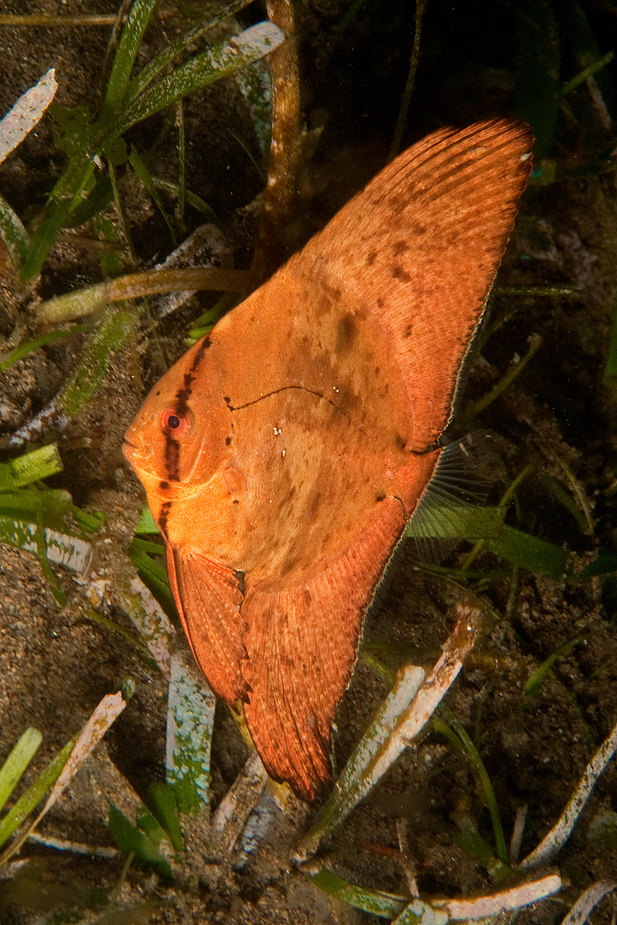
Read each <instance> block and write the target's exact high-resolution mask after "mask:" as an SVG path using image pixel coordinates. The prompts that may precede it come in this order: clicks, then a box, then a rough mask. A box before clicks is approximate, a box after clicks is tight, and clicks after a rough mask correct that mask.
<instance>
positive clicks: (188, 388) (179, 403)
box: [176, 335, 211, 416]
mask: <svg viewBox="0 0 617 925" xmlns="http://www.w3.org/2000/svg"><path fill="white" fill-rule="evenodd" d="M210 343H211V341H210V338H209V336H208V335H206V337H204V339H203V340H202V342H201V346H200V348H199V350H198V351H197V353H196V354H195V356H194V357H193V362H192V363H191V368H190V369H189V371H188V372H187V373H185V374H184V380H183V384H182V387H181V388H180V389H178V391H177V393H176V409H177V412H178V414H179V415H180V416H182V415H184V414H186V413H187V411H188V400H189V398H190V397H191V393H192V391H193V382H194V381H195V378H196V376H197V370H198V369H199V365H200V363H201V361H202V360H203V358H204V355H205V352H206V350H207V349H208V348H209V347H210Z"/></svg>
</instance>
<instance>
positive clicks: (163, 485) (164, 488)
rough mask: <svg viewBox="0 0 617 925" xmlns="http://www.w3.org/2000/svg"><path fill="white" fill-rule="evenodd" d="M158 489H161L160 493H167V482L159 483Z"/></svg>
mask: <svg viewBox="0 0 617 925" xmlns="http://www.w3.org/2000/svg"><path fill="white" fill-rule="evenodd" d="M159 488H160V489H161V491H167V489H168V488H169V482H165V481H163V482H159Z"/></svg>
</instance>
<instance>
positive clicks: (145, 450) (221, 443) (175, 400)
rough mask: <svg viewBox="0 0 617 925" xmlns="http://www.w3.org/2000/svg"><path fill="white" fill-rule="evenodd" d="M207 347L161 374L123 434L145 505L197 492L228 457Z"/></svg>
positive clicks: (227, 414) (224, 412)
mask: <svg viewBox="0 0 617 925" xmlns="http://www.w3.org/2000/svg"><path fill="white" fill-rule="evenodd" d="M210 343H211V342H210V338H209V337H208V336H207V335H206V337H205V338H202V340H201V341H198V343H197V344H195V346H194V347H192V348H191V350H189V351H188V353H186V354H185V355H184V356H183V357H182V358H181V359H180V360H179V361H178V362H177V363H176V364H175V365H174V366H172V368H171V369H170V370H168V372H167V373H165V375H164V376H163V377H162V378H161V379H160V380H159V382H157V384H156V385H155V386H154V388H153V389H152V390H151V392H150V394H149V395H148V396H147V398H146V400H145V401H144V403H143V405H142V407H141V409H140V410H139V412H138V414H137V416H136V418H135V420H134V421H133V423H132V424H131V426H130V427H129V429H128V430H127V432H126V434H125V438H124V443H123V446H122V451H123V453H124V455H125V457H126V459H127V460H128V462H129V463H130V464H131V466H132V467H133V469H134V470H135V473H136V474H137V476H138V478H139V479H140V481H141V482H142V483H143V485H144V487H145V489H146V492H147V494H148V499H149V500H151V497H152V495H154V496H155V497H159V498H160V497H161V496H164V497H168V498H169V497H174V496H176V495H177V494H178V493H179V492H182V493H184V494H185V495H186V494H187V493H188V494H190V493H191V492H196V491H198V490H199V488H200V486H203V485H204V484H207V483H208V482H209V481H210V479H211V478H212V476H213V475H214V474H215V473H216V472H218V471H219V470H221V469H222V468H223V467H224V466H225V464H226V462H227V461H228V459H229V457H230V456H231V452H232V451H231V449H230V444H231V437H232V433H233V425H232V418H231V411H230V408H229V406H228V404H227V403H226V402H225V400H224V397H223V392H222V389H221V387H220V383H219V376H218V374H217V369H216V364H214V363H211V362H208V348H209V346H210ZM151 506H152V505H151Z"/></svg>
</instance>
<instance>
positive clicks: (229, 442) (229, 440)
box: [225, 437, 232, 446]
mask: <svg viewBox="0 0 617 925" xmlns="http://www.w3.org/2000/svg"><path fill="white" fill-rule="evenodd" d="M231 441H232V437H225V446H231Z"/></svg>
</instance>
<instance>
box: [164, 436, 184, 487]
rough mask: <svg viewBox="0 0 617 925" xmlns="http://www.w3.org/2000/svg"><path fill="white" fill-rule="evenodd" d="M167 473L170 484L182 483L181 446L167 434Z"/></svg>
mask: <svg viewBox="0 0 617 925" xmlns="http://www.w3.org/2000/svg"><path fill="white" fill-rule="evenodd" d="M165 472H166V473H167V479H168V481H170V482H179V481H180V444H179V443H178V441H177V440H174V438H173V437H172V436H171V434H167V433H166V434H165Z"/></svg>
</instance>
